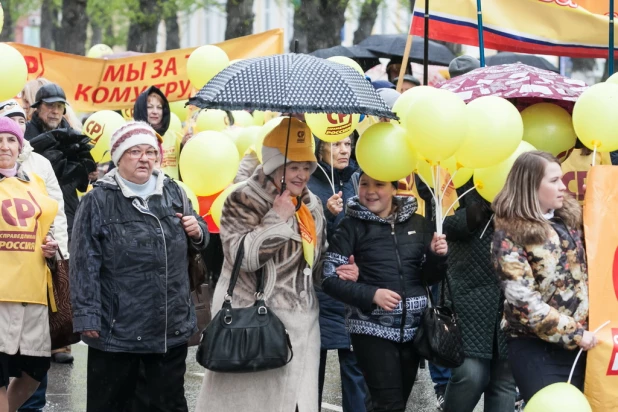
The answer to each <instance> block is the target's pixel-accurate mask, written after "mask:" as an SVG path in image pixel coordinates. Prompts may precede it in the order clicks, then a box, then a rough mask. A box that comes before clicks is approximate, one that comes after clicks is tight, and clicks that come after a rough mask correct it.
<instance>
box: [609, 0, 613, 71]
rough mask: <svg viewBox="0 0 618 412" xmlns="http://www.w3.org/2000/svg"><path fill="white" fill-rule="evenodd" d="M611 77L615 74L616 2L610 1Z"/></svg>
mask: <svg viewBox="0 0 618 412" xmlns="http://www.w3.org/2000/svg"><path fill="white" fill-rule="evenodd" d="M608 58H609V62H608V67H609V75H610V76H611V75H612V74H614V0H609V56H608Z"/></svg>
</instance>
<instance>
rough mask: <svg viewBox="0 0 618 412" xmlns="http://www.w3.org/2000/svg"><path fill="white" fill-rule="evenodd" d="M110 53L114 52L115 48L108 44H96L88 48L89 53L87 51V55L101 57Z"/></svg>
mask: <svg viewBox="0 0 618 412" xmlns="http://www.w3.org/2000/svg"><path fill="white" fill-rule="evenodd" d="M108 54H114V50H112V48H111V47H109V46H108V45H107V44H95V45H94V46H92V47H91V48H90V50H88V53H86V57H90V58H93V59H100V58H101V57H103V56H106V55H108Z"/></svg>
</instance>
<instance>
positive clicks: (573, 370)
mask: <svg viewBox="0 0 618 412" xmlns="http://www.w3.org/2000/svg"><path fill="white" fill-rule="evenodd" d="M592 165H593V166H594V163H593V164H592ZM609 323H610V321H609V320H608V321H607V322H605V323H604V324H602V325H601V326H599V327H598V328H596V329H595V331H594V332H592V334H593V335H596V334H597V332H599V331H600V330H601V329H603V328H604V327H606V326H607V325H609ZM583 351H584V349H583V348H582V349H580V350H579V352H578V353H577V356H576V357H575V362H573V367H572V368H571V373H570V374H569V380H568V381H567V383H571V379H572V378H573V372H575V365H577V361H578V360H579V357H580V356H581V354H582V352H583Z"/></svg>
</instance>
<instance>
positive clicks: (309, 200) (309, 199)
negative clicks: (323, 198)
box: [246, 165, 321, 211]
mask: <svg viewBox="0 0 618 412" xmlns="http://www.w3.org/2000/svg"><path fill="white" fill-rule="evenodd" d="M246 182H247V185H248V186H250V187H251V189H252V190H253V191H254V192H255V193H257V195H258V196H259V197H261V198H262V199H264V200H265V201H266V202H267V203H269V204H271V205H272V204H273V203H274V202H275V198H276V197H277V195H278V194H279V189H278V188H277V186H276V185H275V181H274V180H273V178H272V177H270V176H267V175H265V174H264V171H263V170H262V165H259V166H258V167H257V168H256V169H255V172H253V175H252V176H251V177H250V178H249V179H248V180H247V181H246ZM316 199H317V197H316V196H312V195H311V192H309V190H308V189H307V188H306V187H305V189H304V190H303V193H302V194H301V201H302V202H303V203H305V204H306V205H307V206H308V207H309V210H311V211H313V210H314V209H315V208H316V207H317V206H318V201H317V200H316ZM320 204H321V202H320Z"/></svg>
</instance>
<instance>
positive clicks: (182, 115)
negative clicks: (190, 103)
mask: <svg viewBox="0 0 618 412" xmlns="http://www.w3.org/2000/svg"><path fill="white" fill-rule="evenodd" d="M186 103H187V100H180V101H178V102H170V111H171V112H172V113H174V114H175V115H176V116H178V118H179V119H180V121H181V122H183V123H184V122H185V121H186V120H187V115H188V114H189V108H188V107H185V104H186Z"/></svg>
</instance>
